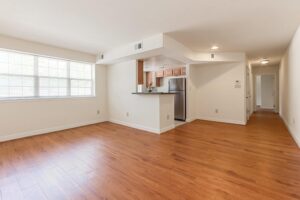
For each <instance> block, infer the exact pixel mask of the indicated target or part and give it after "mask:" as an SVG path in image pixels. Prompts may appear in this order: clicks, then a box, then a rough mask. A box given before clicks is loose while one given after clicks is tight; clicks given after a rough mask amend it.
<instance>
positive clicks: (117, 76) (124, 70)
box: [107, 60, 174, 133]
mask: <svg viewBox="0 0 300 200" xmlns="http://www.w3.org/2000/svg"><path fill="white" fill-rule="evenodd" d="M136 76H137V74H136V61H135V60H131V61H127V62H122V63H118V64H113V65H109V66H108V68H107V80H108V82H107V91H108V109H109V120H110V121H112V122H115V123H119V124H124V125H127V126H131V127H134V128H139V129H143V130H147V131H151V132H155V133H160V132H162V131H166V130H168V129H170V128H173V127H174V96H173V95H140V94H138V95H136V94H132V92H135V91H136V82H137V81H136Z"/></svg>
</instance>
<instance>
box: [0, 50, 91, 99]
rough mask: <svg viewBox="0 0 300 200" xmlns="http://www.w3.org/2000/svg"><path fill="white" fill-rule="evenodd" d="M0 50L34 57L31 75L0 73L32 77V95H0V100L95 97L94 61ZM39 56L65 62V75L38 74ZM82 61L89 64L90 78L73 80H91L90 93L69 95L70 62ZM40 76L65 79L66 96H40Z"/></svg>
mask: <svg viewBox="0 0 300 200" xmlns="http://www.w3.org/2000/svg"><path fill="white" fill-rule="evenodd" d="M0 51H3V52H8V53H18V54H23V55H29V56H33V57H34V74H33V75H21V74H18V75H14V74H4V73H3V74H1V73H0V75H7V76H22V77H33V78H34V88H33V89H34V96H25V97H22V96H20V97H0V102H5V101H22V100H25V101H26V100H55V99H82V98H95V97H96V91H95V88H96V87H95V84H96V77H95V65H96V64H95V63H91V62H85V61H78V60H71V59H66V58H60V57H53V56H47V55H41V54H34V53H28V52H22V51H16V50H11V49H4V48H0ZM39 58H47V59H55V60H60V61H65V62H67V77H66V78H62V77H52V76H39V65H38V59H39ZM71 62H75V63H82V64H87V65H91V79H83V78H82V79H80V78H78V79H75V80H89V81H91V95H73V96H72V95H71V80H74V78H71V77H70V63H71ZM40 78H56V79H67V94H66V96H40V84H39V79H40Z"/></svg>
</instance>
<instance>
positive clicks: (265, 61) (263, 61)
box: [260, 59, 270, 65]
mask: <svg viewBox="0 0 300 200" xmlns="http://www.w3.org/2000/svg"><path fill="white" fill-rule="evenodd" d="M269 62H270V61H269V60H267V59H263V60H262V61H260V63H261V64H262V65H266V64H268V63H269Z"/></svg>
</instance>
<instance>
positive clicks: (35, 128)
mask: <svg viewBox="0 0 300 200" xmlns="http://www.w3.org/2000/svg"><path fill="white" fill-rule="evenodd" d="M0 48H1V49H10V50H17V51H22V52H26V53H32V54H39V55H46V56H51V57H58V58H64V59H70V60H77V61H84V62H92V63H94V62H95V60H96V57H95V56H94V55H90V54H86V53H82V52H76V51H72V50H67V49H62V48H57V47H53V46H48V45H44V44H39V43H35V42H29V41H25V40H20V39H15V38H11V37H6V36H0ZM95 78H96V89H95V92H96V96H95V97H91V98H67V99H34V100H14V101H0V127H1V132H0V141H4V140H9V139H15V138H20V137H26V136H31V135H36V134H42V133H47V132H52V131H57V130H62V129H66V128H72V127H77V126H82V125H87V124H92V123H97V122H101V121H106V120H107V106H106V67H104V66H96V69H95ZM98 110H99V111H100V114H97V111H98Z"/></svg>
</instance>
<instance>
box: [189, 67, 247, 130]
mask: <svg viewBox="0 0 300 200" xmlns="http://www.w3.org/2000/svg"><path fill="white" fill-rule="evenodd" d="M245 71H246V64H245V62H238V63H222V64H202V65H194V66H192V67H191V69H190V79H191V80H190V81H189V86H188V88H189V98H190V100H189V102H190V103H192V104H195V107H194V108H190V109H189V111H191V110H196V114H195V115H196V118H198V119H204V120H212V121H219V122H228V123H236V124H246V94H245V93H246V85H245V84H246V83H245V76H246V72H245ZM236 80H238V81H240V83H241V87H240V88H235V82H236ZM193 90H194V92H193ZM195 90H196V91H195ZM193 95H194V96H196V101H195V102H193V100H191V96H193ZM216 109H217V110H218V113H216ZM191 115H193V114H191Z"/></svg>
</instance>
